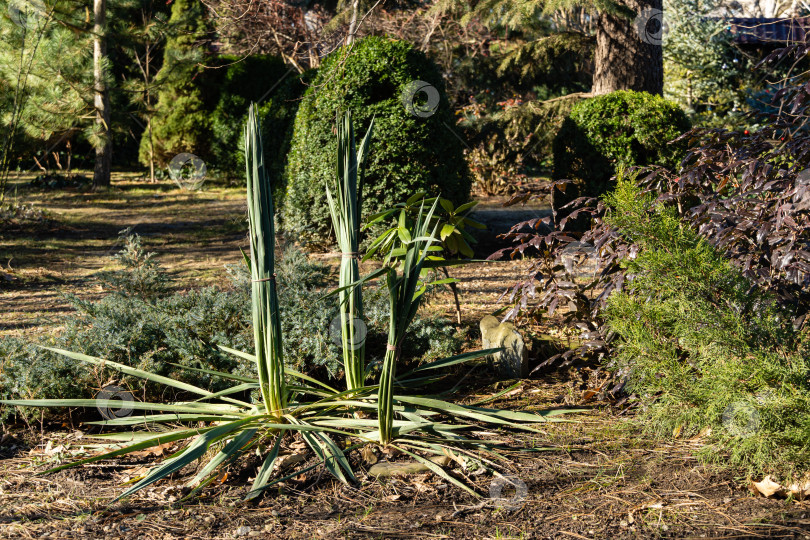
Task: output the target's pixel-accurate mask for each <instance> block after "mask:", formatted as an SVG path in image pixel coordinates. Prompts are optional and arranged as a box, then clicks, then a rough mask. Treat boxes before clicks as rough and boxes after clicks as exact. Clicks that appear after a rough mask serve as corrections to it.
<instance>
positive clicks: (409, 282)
mask: <svg viewBox="0 0 810 540" xmlns="http://www.w3.org/2000/svg"><path fill="white" fill-rule="evenodd" d="M423 209H424V206H423V207H422V209H420V212H419V216H418V219H417V222H416V226H415V227H414V229H413V231H414V233H415V237H414V236H412V235H411V233H410V232H409V231H408V229H406V228H402V229H400V230H399V231H400V234H399V238H400V239H401V240H402V243H403V245H404V249H405V256H404V258H403V260H402V265H401V271H400V272H398V271H397V270H396V269H395V268H393V267H389V268H387V270H386V273H385V282H386V285H387V286H388V298H389V302H390V309H391V311H390V315H389V324H388V343H387V345H386V348H385V358H384V359H383V365H382V372H381V373H380V388H379V397H378V400H377V414H378V419H379V423H380V444H382V445H387V444H388V443H390V442H391V438H392V435H393V433H392V428H393V422H394V376H395V374H396V365H397V361H398V360H399V353H400V350H401V348H400V345H401V344H402V340H403V338H404V337H405V332H406V331H407V329H408V326H410V324H411V322H413V319H414V317H415V316H416V311H417V310H418V309H419V304H420V303H421V302H420V301H421V299H422V298H423V295H424V293H425V292H426V291H427V286H426V284H424V283H423V282H422V280H421V279H420V274H421V272H422V265H423V264H424V262H425V259H426V258H427V255H428V252H429V250H430V247H431V246H432V245H433V243H434V242H435V240H436V238H435V235H436V230H435V229H434V230H432V231H431V230H428V227H429V226H430V220H431V217H432V216H433V212H434V211H435V210H436V202H434V203H433V206H431V207H430V209H429V210H428V211H427V213H426V214H424V215H423V212H422V210H423Z"/></svg>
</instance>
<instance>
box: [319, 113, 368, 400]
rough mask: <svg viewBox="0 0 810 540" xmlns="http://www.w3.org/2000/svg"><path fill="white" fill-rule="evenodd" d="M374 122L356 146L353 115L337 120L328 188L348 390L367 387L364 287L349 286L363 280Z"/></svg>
mask: <svg viewBox="0 0 810 540" xmlns="http://www.w3.org/2000/svg"><path fill="white" fill-rule="evenodd" d="M373 128H374V121H373V120H372V121H371V125H370V126H369V128H368V131H367V132H366V136H365V137H363V141H362V142H361V143H360V149H359V151H358V150H357V148H356V147H355V141H354V130H353V129H352V117H351V112H346V114H345V115H344V116H343V118H340V116H338V119H337V136H338V152H337V171H336V175H335V183H334V185H333V189H334V191H335V195H333V193H332V189H330V187H329V185H328V184H327V186H326V199H327V202H328V203H329V213H330V215H331V217H332V227H333V228H334V230H335V237H336V239H337V243H338V248H339V249H340V252H341V259H340V278H339V279H340V281H339V287H340V293H339V300H340V332H341V346H342V349H343V368H344V372H345V374H346V388H347V389H348V390H357V389H359V388H361V387H362V386H363V385H364V384H365V378H366V367H365V355H366V344H365V336H363V335H359V334H360V328H359V326H358V324H357V323H356V322H357V321H362V320H363V293H362V288H361V287H362V286H361V285H357V286H356V287H350V286H349V285H351V284H352V283H357V282H358V281H359V280H360V266H359V263H358V261H359V260H360V256H359V250H360V209H361V208H362V187H361V184H360V178H361V167H362V166H363V159H364V157H365V155H366V153H367V151H368V147H369V142H370V140H371V133H372V130H373Z"/></svg>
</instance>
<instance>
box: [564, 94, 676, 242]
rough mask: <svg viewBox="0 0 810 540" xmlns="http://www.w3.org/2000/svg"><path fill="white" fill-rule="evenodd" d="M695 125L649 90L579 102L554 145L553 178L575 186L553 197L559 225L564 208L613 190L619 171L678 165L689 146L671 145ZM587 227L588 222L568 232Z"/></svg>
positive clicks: (565, 213)
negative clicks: (636, 167) (613, 180)
mask: <svg viewBox="0 0 810 540" xmlns="http://www.w3.org/2000/svg"><path fill="white" fill-rule="evenodd" d="M690 127H691V125H690V122H689V119H688V118H687V116H686V113H684V112H683V110H681V108H680V107H679V106H678V105H677V104H676V103H674V102H671V101H667V100H666V99H664V98H662V97H661V96H656V95H652V94H648V93H646V92H634V91H630V90H619V91H617V92H611V93H610V94H605V95H602V96H597V97H593V98H590V99H586V100H583V101H581V102H579V103H577V104H576V105H575V106H574V107H573V108H572V109H571V112H570V113H569V115H568V116H567V117H566V119H565V120H564V121H563V124H562V126H561V127H560V130H559V131H558V132H557V136H556V137H555V138H554V142H553V145H552V148H553V152H554V170H553V173H552V176H553V178H554V179H555V180H562V179H566V180H572V181H573V182H574V184H573V185H569V186H567V187H566V189H565V190H564V191H561V190H559V189H555V190H554V193H553V194H552V207H553V208H554V212H555V221H556V222H557V224H558V225H559V223H560V219H561V218H562V217H564V216H565V215H567V214H568V213H569V212H567V211H563V210H561V208H562V207H563V206H564V205H565V204H567V203H569V202H570V201H572V200H574V199H575V198H577V197H582V196H588V197H597V196H599V195H602V194H603V193H606V192H607V191H609V190H610V189H611V188H612V187H613V184H612V183H611V178H612V177H613V176H615V175H616V173H617V172H618V170H619V169H620V168H625V167H632V166H644V165H662V166H664V167H668V168H675V167H677V165H678V162H679V161H680V160H681V158H682V157H683V154H684V152H685V146H684V145H683V144H677V143H676V144H669V143H670V141H672V140H673V139H675V138H677V137H678V136H679V135H681V134H683V133H685V132H686V131H688V130H689V129H690ZM583 217H584V216H583ZM581 219H582V218H581ZM581 219H580V220H581ZM583 226H585V227H586V224H584V223H579V224H578V225H575V226H573V227H567V228H582V227H583Z"/></svg>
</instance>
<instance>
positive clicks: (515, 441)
mask: <svg viewBox="0 0 810 540" xmlns="http://www.w3.org/2000/svg"><path fill="white" fill-rule="evenodd" d="M163 188H164V189H155V188H154V187H152V186H149V185H144V184H140V183H138V182H137V181H135V180H133V179H130V180H125V179H121V178H118V179H116V189H115V190H113V191H111V192H106V193H91V194H80V193H71V192H56V193H48V194H44V195H43V194H40V193H23V196H24V197H25V198H26V199H27V200H29V201H33V202H34V203H36V204H38V205H40V206H41V207H43V208H47V209H48V210H50V212H51V213H50V218H51V219H52V221H51V222H49V223H48V224H47V226H46V227H43V226H42V224H41V223H40V224H26V223H21V224H17V225H15V226H13V227H11V228H6V229H4V230H2V231H0V260H2V270H3V272H4V273H6V274H9V275H10V276H11V277H12V278H13V280H12V281H5V280H3V284H2V285H1V287H2V288H0V331H1V332H2V334H4V335H9V334H22V333H25V334H27V335H36V334H37V333H39V332H45V331H48V330H52V329H53V328H54V327H55V326H57V325H58V321H59V318H58V317H59V315H60V314H62V313H64V312H65V309H66V307H65V306H66V303H65V302H64V301H62V300H61V298H60V297H59V293H60V292H73V293H76V294H78V295H80V296H82V297H86V298H92V297H94V296H96V295H98V294H99V292H100V291H98V290H97V289H96V288H95V286H94V285H93V284H92V283H93V280H92V276H93V274H94V273H95V272H97V271H98V270H100V269H102V268H105V267H106V266H108V265H110V264H111V263H110V261H109V259H108V256H109V254H110V251H111V250H112V251H113V252H114V251H115V250H114V247H115V243H116V241H117V233H118V231H119V230H121V229H123V228H125V227H127V226H130V225H134V226H135V232H138V233H140V234H141V235H143V238H144V242H145V243H146V244H147V246H149V248H150V249H152V250H154V251H155V252H157V253H158V256H159V258H160V260H161V262H162V263H163V264H164V265H166V266H167V267H168V268H169V269H170V270H171V271H173V272H175V273H176V275H177V276H178V277H179V278H180V282H181V283H182V284H183V285H182V286H184V287H188V286H191V285H197V284H202V283H216V282H217V281H219V280H221V278H222V276H223V271H222V265H223V264H224V263H226V262H236V261H237V260H238V259H239V257H240V256H241V255H240V254H239V250H238V247H240V246H242V247H244V245H245V238H244V232H245V231H244V227H245V225H244V204H243V202H242V196H243V195H242V192H241V189H237V188H224V187H215V186H208V187H207V189H206V190H205V191H202V192H199V193H193V194H190V193H187V192H182V191H180V190H176V189H168V188H166V186H163ZM15 227H16V228H15ZM327 258H328V257H327ZM8 259H11V260H10V263H8ZM522 266H523V265H522V263H521V262H519V261H518V262H495V263H486V264H481V265H474V266H467V267H462V268H458V269H455V270H454V271H453V274H454V275H455V276H458V277H460V278H461V279H462V283H461V286H460V288H461V299H462V306H463V309H462V315H463V321H464V323H465V325H468V326H470V327H471V332H470V333H471V335H475V326H476V323H477V321H478V320H479V319H480V317H481V316H483V315H484V314H488V313H491V312H492V311H494V310H495V309H497V307H499V306H500V305H501V304H499V303H498V298H499V297H500V296H501V295H502V294H503V293H504V292H505V291H506V290H508V288H509V286H510V285H511V284H512V283H513V282H514V280H515V279H516V278H518V277H520V272H521V269H522ZM0 277H2V275H0ZM430 308H431V309H432V310H435V311H437V312H443V313H446V314H448V315H452V313H453V303H452V297H451V296H450V295H449V294H447V293H444V294H441V295H438V296H435V297H433V298H432V300H431V306H430ZM547 326H548V325H546V328H545V329H542V330H547ZM533 330H537V329H533ZM537 361H538V359H537V358H533V359H532V362H533V363H534V364H536V363H537ZM594 378H595V376H594V372H592V371H591V370H589V369H588V368H579V369H572V370H570V371H568V372H565V373H555V374H550V375H547V376H546V377H545V378H544V379H542V380H526V381H523V382H522V383H521V385H520V387H519V388H517V391H514V392H509V393H508V394H507V396H506V397H504V398H502V399H499V400H496V401H493V402H491V403H489V404H488V406H496V407H500V408H511V409H528V410H532V409H536V408H549V407H560V406H572V405H574V406H581V407H585V408H587V409H588V411H587V412H585V413H582V414H578V415H576V416H575V417H572V419H573V420H576V422H575V423H553V424H548V425H547V426H546V427H544V429H542V430H541V432H540V433H538V434H531V435H526V434H514V433H506V434H501V435H499V436H500V437H505V438H506V439H508V441H509V443H510V448H512V450H511V451H509V452H508V462H507V463H506V464H505V466H504V473H505V474H509V475H513V476H514V477H516V478H517V479H519V481H520V482H521V483H522V484H520V483H518V485H519V487H520V489H521V490H523V485H525V491H521V492H522V493H523V495H522V496H519V497H517V498H515V499H514V500H511V501H509V502H508V503H507V504H506V505H504V504H503V502H497V501H495V500H494V499H492V498H490V497H489V493H490V489H491V487H493V478H492V477H491V476H489V475H481V476H470V477H469V480H470V481H471V482H472V483H473V484H474V485H475V486H476V489H477V491H478V493H480V494H481V495H482V497H481V498H480V499H476V498H474V497H472V496H470V495H468V494H466V493H464V492H462V491H460V490H459V489H457V488H455V487H452V486H450V485H448V483H447V482H446V481H444V480H442V479H441V478H439V477H437V476H435V475H432V474H427V473H425V474H420V475H415V476H410V477H405V478H393V479H386V480H376V479H373V478H369V477H367V476H366V475H365V473H364V472H363V471H365V470H366V465H364V463H363V461H362V459H361V457H360V455H359V454H358V453H357V452H356V451H355V452H353V453H352V454H350V456H349V457H350V459H351V460H352V462H353V465H354V466H355V468H356V470H357V471H358V478H359V480H360V482H359V483H358V484H357V485H354V486H343V485H341V484H339V483H337V482H335V481H333V480H332V479H331V477H329V476H328V473H325V471H323V470H321V469H317V468H316V469H314V470H313V471H311V472H310V473H307V474H304V475H301V476H299V477H296V478H294V479H292V480H290V481H288V482H286V483H284V484H283V485H282V486H281V487H279V489H278V490H274V491H272V492H271V493H268V494H267V495H266V496H265V497H264V498H263V499H261V501H260V502H259V503H258V504H256V505H246V504H245V503H242V502H241V497H242V496H243V495H244V494H245V492H246V489H247V486H248V485H249V478H250V476H251V475H253V474H255V470H256V463H255V462H253V461H250V460H248V461H247V462H238V463H236V464H235V465H233V466H231V468H230V469H229V471H228V474H227V475H223V476H222V477H220V479H219V480H217V481H216V482H215V483H214V484H212V485H210V486H208V487H207V488H206V489H205V490H204V491H203V492H202V495H201V496H200V497H199V498H197V499H193V500H190V501H186V502H179V501H178V497H179V496H180V494H181V492H180V491H179V490H178V486H180V485H182V483H183V481H185V480H186V479H187V478H188V475H189V474H190V473H191V472H192V471H186V470H184V471H183V474H182V475H178V476H176V477H172V478H171V479H169V480H166V481H163V482H160V483H157V484H155V485H154V486H153V487H152V488H148V489H146V490H144V491H142V492H139V493H137V494H136V495H134V496H133V497H131V498H129V499H128V500H126V501H124V502H120V503H115V504H112V505H110V501H112V499H113V498H114V497H115V496H116V495H117V494H120V493H121V492H122V491H123V490H124V489H125V485H124V482H125V481H126V480H127V479H128V478H131V477H133V476H137V475H139V474H142V472H143V467H144V466H149V465H151V464H153V463H154V462H155V461H156V459H158V458H157V456H155V455H143V456H140V457H129V458H125V459H120V460H111V461H106V462H102V463H98V464H93V465H91V466H86V467H82V468H77V469H69V470H66V471H62V472H59V473H55V474H53V475H47V476H37V474H36V473H37V472H39V471H43V470H45V469H47V468H48V467H50V466H53V465H54V464H56V463H59V462H62V461H65V460H70V459H75V457H76V455H78V454H77V452H79V451H80V450H81V449H82V446H83V445H86V444H88V441H87V438H86V433H88V430H89V429H91V428H90V426H86V425H82V424H81V423H80V421H79V420H77V419H75V417H74V419H73V420H71V419H70V418H66V419H65V421H64V423H63V424H50V425H45V426H39V425H32V426H30V427H26V426H13V427H12V426H6V429H7V431H6V432H5V434H4V435H0V437H2V438H0V537H4V538H127V539H137V538H143V539H153V538H154V539H157V538H160V539H164V538H217V539H219V538H222V539H224V538H253V537H259V538H276V537H277V538H330V539H331V538H421V537H424V538H476V539H477V538H524V539H529V538H589V539H590V538H605V539H612V538H765V537H767V538H802V537H803V538H810V504H808V502H801V501H784V500H769V499H764V498H761V497H755V496H753V495H752V494H751V492H750V491H749V490H748V488H747V484H748V481H747V479H745V478H744V477H742V476H741V475H740V474H739V472H737V471H734V470H730V469H728V468H721V467H717V466H707V465H704V464H701V463H700V462H699V461H698V460H697V459H696V457H695V453H696V451H697V450H698V449H699V448H701V447H703V446H704V445H705V444H706V443H705V441H703V440H701V439H679V438H676V439H671V440H656V439H652V438H648V437H646V436H644V435H643V434H642V433H641V432H640V431H639V430H638V428H637V426H635V425H634V424H633V423H632V412H631V411H628V410H625V409H623V408H621V407H618V406H616V405H615V404H613V403H605V402H593V401H588V399H586V398H588V397H589V396H590V395H591V393H590V392H586V390H587V388H588V386H589V385H590V386H592V385H593V379H594ZM503 387H504V385H503V383H493V382H492V381H489V380H487V379H485V378H479V379H476V380H474V381H472V382H471V383H470V385H469V386H468V387H467V388H466V389H465V391H464V393H463V394H462V395H459V396H457V399H459V400H474V399H482V398H485V397H486V396H490V395H493V394H494V393H495V392H497V391H499V390H500V389H502V388H503ZM88 414H89V415H92V412H91V413H88ZM93 419H95V418H93ZM86 449H87V448H85V450H86ZM173 450H174V449H165V452H166V453H167V454H168V453H169V452H172V451H173ZM521 450H522V451H521ZM310 459H311V458H310ZM719 461H720V462H722V459H720V460H719ZM455 472H456V474H459V475H461V474H463V473H462V472H461V471H455ZM502 496H505V497H511V496H512V492H511V491H508V490H506V491H504V492H503V494H502Z"/></svg>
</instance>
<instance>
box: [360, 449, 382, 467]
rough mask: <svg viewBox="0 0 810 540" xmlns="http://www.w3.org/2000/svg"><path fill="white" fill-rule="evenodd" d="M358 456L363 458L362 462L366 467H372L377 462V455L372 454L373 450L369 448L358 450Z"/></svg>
mask: <svg viewBox="0 0 810 540" xmlns="http://www.w3.org/2000/svg"><path fill="white" fill-rule="evenodd" d="M360 455H361V456H362V457H363V462H365V464H366V465H374V464H375V463H377V462H378V461H379V458H378V457H377V454H375V453H374V449H372V448H371V447H370V446H364V447H363V449H362V450H360Z"/></svg>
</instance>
